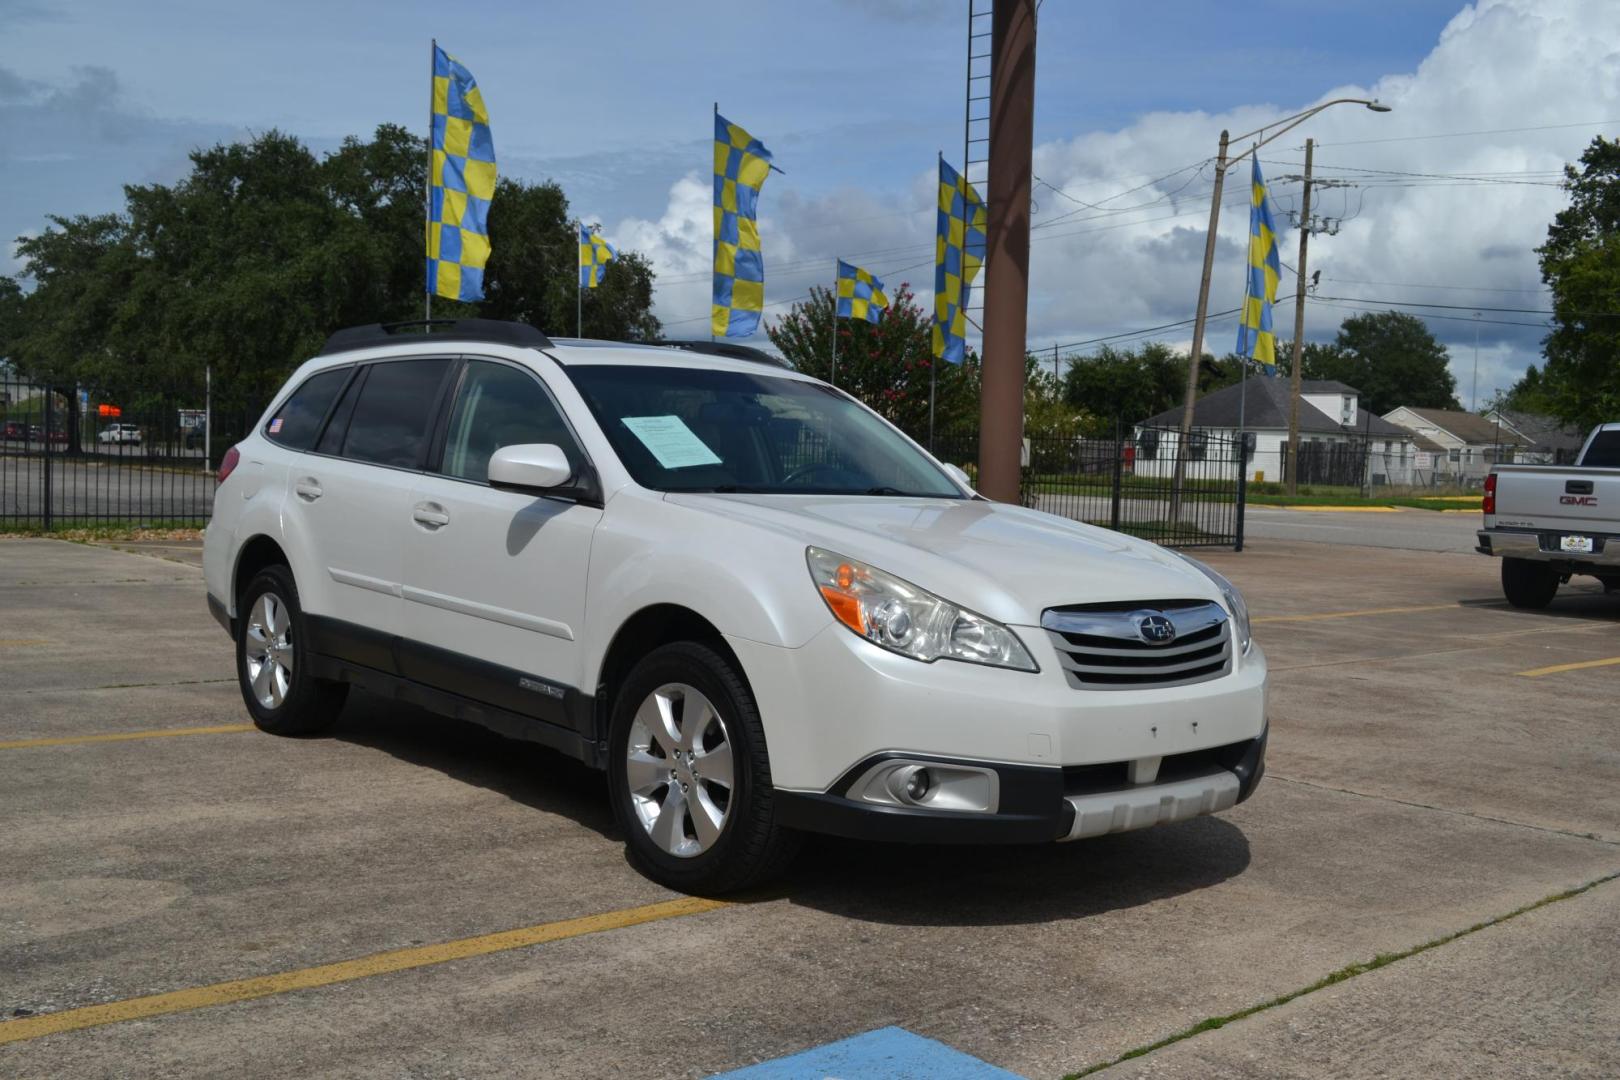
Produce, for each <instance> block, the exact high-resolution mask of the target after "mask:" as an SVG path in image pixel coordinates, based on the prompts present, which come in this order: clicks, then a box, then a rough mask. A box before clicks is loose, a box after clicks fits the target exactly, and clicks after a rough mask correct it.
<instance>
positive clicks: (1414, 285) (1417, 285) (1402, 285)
mask: <svg viewBox="0 0 1620 1080" xmlns="http://www.w3.org/2000/svg"><path fill="white" fill-rule="evenodd" d="M1322 280H1323V281H1338V282H1342V283H1343V284H1346V285H1385V286H1388V287H1390V288H1392V289H1444V290H1446V291H1447V292H1508V293H1538V292H1541V291H1543V290H1544V289H1546V286H1545V285H1542V286H1539V287H1538V288H1534V289H1509V288H1503V287H1501V286H1496V285H1428V284H1425V283H1423V282H1420V281H1365V280H1362V279H1360V278H1341V277H1324V278H1322Z"/></svg>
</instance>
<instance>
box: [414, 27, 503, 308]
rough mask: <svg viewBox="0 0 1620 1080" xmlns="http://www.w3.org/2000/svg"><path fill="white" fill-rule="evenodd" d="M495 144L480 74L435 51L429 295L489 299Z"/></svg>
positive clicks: (428, 241)
mask: <svg viewBox="0 0 1620 1080" xmlns="http://www.w3.org/2000/svg"><path fill="white" fill-rule="evenodd" d="M494 197H495V142H494V140H493V139H491V138H490V134H489V110H487V109H486V108H484V98H483V95H482V94H480V93H479V92H478V83H477V82H476V81H474V79H473V77H472V72H470V71H468V70H467V69H466V68H464V67H462V66H461V64H460V63H459V62H458V61H457V60H456V58H455V57H453V56H451V55H450V54H449V53H447V52H445V51H444V50H443V49H441V48H439V46H438V43H436V42H435V43H434V46H433V174H432V176H431V177H430V178H429V207H428V222H427V291H428V294H429V295H430V296H445V297H449V298H450V299H451V300H469V301H470V300H482V299H483V298H484V265H485V263H487V262H488V261H489V202H490V200H491V199H493V198H494Z"/></svg>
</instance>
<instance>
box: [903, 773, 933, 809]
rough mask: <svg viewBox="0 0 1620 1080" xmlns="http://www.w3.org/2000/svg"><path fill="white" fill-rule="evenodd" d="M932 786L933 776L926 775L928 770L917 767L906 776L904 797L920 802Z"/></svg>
mask: <svg viewBox="0 0 1620 1080" xmlns="http://www.w3.org/2000/svg"><path fill="white" fill-rule="evenodd" d="M933 786H934V778H933V777H932V776H929V775H928V770H927V769H918V770H917V771H916V772H914V773H912V774H911V775H910V776H908V777H907V778H906V798H908V799H910V800H911V801H912V802H922V801H923V799H924V798H925V797H926V796H927V795H928V792H929V790H930V789H931V788H932V787H933Z"/></svg>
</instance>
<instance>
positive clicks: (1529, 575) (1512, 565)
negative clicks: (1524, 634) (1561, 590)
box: [1502, 559, 1560, 609]
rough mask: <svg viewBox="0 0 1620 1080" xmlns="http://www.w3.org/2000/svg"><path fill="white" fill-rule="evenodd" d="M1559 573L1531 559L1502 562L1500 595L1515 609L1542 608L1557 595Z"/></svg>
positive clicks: (1505, 560)
mask: <svg viewBox="0 0 1620 1080" xmlns="http://www.w3.org/2000/svg"><path fill="white" fill-rule="evenodd" d="M1559 577H1560V575H1559V573H1558V571H1556V570H1554V569H1553V568H1552V567H1550V566H1548V565H1547V564H1546V563H1543V562H1536V561H1534V560H1533V559H1503V560H1502V594H1503V595H1504V596H1506V597H1507V601H1508V603H1510V604H1512V605H1513V606H1514V607H1517V608H1532V609H1534V608H1544V607H1546V606H1547V605H1548V604H1550V603H1552V598H1553V597H1554V596H1555V595H1557V593H1558V582H1559Z"/></svg>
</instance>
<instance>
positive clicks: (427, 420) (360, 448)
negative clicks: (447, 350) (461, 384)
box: [343, 360, 450, 469]
mask: <svg viewBox="0 0 1620 1080" xmlns="http://www.w3.org/2000/svg"><path fill="white" fill-rule="evenodd" d="M449 368H450V361H449V360H395V361H391V362H388V363H380V364H374V365H372V367H371V370H370V372H369V373H367V375H366V382H365V385H364V386H362V387H361V388H360V396H359V397H358V398H357V399H356V400H355V403H354V415H353V416H351V417H350V418H349V432H348V435H347V436H346V437H345V438H344V440H343V456H344V457H347V458H354V459H355V460H356V461H369V462H372V463H373V464H376V465H393V466H395V467H397V468H402V469H414V468H417V467H418V466H419V465H420V464H421V460H422V451H423V449H424V448H425V447H426V445H427V438H428V429H429V427H430V426H431V424H432V422H433V411H434V407H435V406H436V405H437V404H438V401H439V384H440V383H442V382H443V381H444V375H445V372H446V371H447V370H449Z"/></svg>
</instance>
